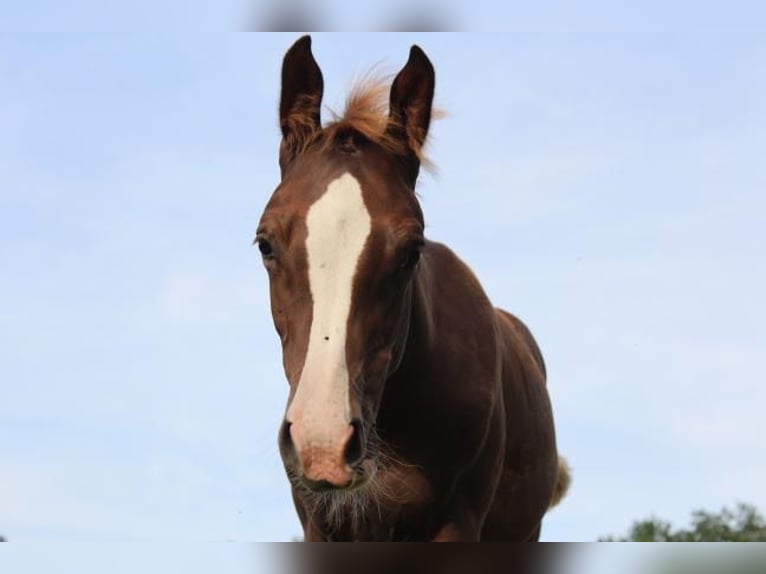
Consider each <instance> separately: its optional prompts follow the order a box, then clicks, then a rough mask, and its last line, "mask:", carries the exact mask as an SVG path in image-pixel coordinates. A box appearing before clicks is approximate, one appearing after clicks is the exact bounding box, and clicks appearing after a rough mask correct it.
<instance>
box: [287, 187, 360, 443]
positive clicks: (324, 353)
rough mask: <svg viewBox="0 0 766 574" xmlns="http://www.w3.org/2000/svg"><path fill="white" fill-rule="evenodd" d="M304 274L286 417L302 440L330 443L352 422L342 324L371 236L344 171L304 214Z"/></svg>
mask: <svg viewBox="0 0 766 574" xmlns="http://www.w3.org/2000/svg"><path fill="white" fill-rule="evenodd" d="M306 226H307V227H308V237H307V238H306V251H307V254H308V275H309V287H310V289H311V297H312V300H313V315H312V321H311V333H310V334H309V344H308V350H307V353H306V360H305V362H304V365H303V371H302V373H301V378H300V381H299V383H298V389H297V390H296V392H295V396H294V397H293V401H292V403H291V405H290V408H289V410H288V413H287V420H289V421H291V422H293V423H296V422H298V421H296V420H295V419H294V418H293V417H296V418H299V419H300V427H301V428H302V429H303V431H304V432H305V435H304V436H303V441H305V443H311V445H312V446H316V447H320V448H321V447H323V446H327V447H330V446H331V445H332V443H333V442H334V441H335V440H337V438H338V433H339V432H340V431H345V430H346V429H347V428H348V424H349V423H350V422H351V413H350V409H351V407H350V403H349V376H348V368H347V365H346V325H347V323H348V316H349V311H350V309H351V295H352V288H353V280H354V275H355V273H356V268H357V265H358V262H359V259H360V257H361V255H362V251H363V249H364V244H365V242H366V241H367V237H368V236H369V234H370V229H371V226H370V214H369V212H368V211H367V207H366V206H365V204H364V199H363V197H362V188H361V186H360V185H359V182H358V181H357V180H356V179H355V178H354V177H353V176H352V175H351V174H349V173H345V174H343V175H342V176H340V177H339V178H338V179H336V180H333V181H332V182H331V183H330V184H329V185H328V186H327V191H325V193H324V194H322V195H321V196H320V198H319V199H318V200H317V201H316V202H314V204H313V205H312V206H311V207H310V208H309V211H308V215H307V217H306Z"/></svg>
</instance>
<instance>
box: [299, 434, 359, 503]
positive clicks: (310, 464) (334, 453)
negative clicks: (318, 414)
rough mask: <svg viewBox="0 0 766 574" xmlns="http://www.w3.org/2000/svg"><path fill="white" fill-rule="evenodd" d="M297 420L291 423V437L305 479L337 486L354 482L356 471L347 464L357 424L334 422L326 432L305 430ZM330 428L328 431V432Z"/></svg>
mask: <svg viewBox="0 0 766 574" xmlns="http://www.w3.org/2000/svg"><path fill="white" fill-rule="evenodd" d="M306 430H307V429H305V428H304V427H302V426H301V425H300V423H299V422H298V421H296V422H293V424H291V425H290V437H291V438H292V441H293V444H294V445H295V450H296V452H297V454H298V460H299V461H300V465H301V469H302V471H303V478H305V479H307V480H309V481H311V482H315V483H319V482H326V483H329V484H330V485H332V486H334V487H336V488H344V487H347V486H349V485H350V484H351V481H352V478H353V470H352V469H351V468H350V467H349V465H348V464H347V463H346V456H345V454H346V447H347V446H348V441H349V439H350V438H351V436H352V435H353V434H354V427H353V426H351V425H349V424H346V425H345V427H341V426H336V425H333V428H332V429H327V428H326V429H322V430H323V431H324V432H321V433H312V434H309V432H306ZM328 431H329V432H328Z"/></svg>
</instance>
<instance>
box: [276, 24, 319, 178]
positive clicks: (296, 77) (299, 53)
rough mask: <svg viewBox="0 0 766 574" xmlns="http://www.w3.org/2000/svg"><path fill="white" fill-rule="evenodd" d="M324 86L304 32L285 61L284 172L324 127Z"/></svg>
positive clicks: (281, 156) (281, 155) (281, 119)
mask: <svg viewBox="0 0 766 574" xmlns="http://www.w3.org/2000/svg"><path fill="white" fill-rule="evenodd" d="M323 90H324V79H323V78H322V70H320V69H319V65H318V64H317V62H316V60H315V59H314V55H313V54H312V53H311V36H303V37H302V38H301V39H300V40H298V41H297V42H295V44H293V45H292V47H291V48H290V49H289V50H288V51H287V53H286V54H285V58H284V60H283V61H282V95H281V98H280V101H279V126H280V128H281V129H282V143H281V144H280V149H279V165H280V167H281V168H282V172H283V173H284V171H285V168H286V167H287V166H288V165H289V164H290V162H292V161H293V160H294V159H295V158H296V157H297V156H298V155H300V153H301V152H302V151H303V150H304V149H305V147H306V145H308V143H309V142H310V141H311V140H312V139H313V137H314V135H315V134H316V132H317V131H319V130H320V129H321V127H322V123H321V117H320V109H321V106H322V92H323Z"/></svg>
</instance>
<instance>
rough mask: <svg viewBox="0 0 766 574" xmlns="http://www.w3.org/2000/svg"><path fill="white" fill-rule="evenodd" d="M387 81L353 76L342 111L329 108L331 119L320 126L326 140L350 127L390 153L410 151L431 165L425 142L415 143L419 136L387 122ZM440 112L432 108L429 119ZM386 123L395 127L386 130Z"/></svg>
mask: <svg viewBox="0 0 766 574" xmlns="http://www.w3.org/2000/svg"><path fill="white" fill-rule="evenodd" d="M390 85H391V80H390V77H387V76H380V75H376V74H367V75H366V76H363V77H362V78H360V79H359V80H357V81H356V82H355V83H354V84H353V86H352V87H351V90H350V91H349V93H348V95H347V96H346V102H345V107H344V110H343V113H342V114H338V113H336V112H334V111H333V110H330V112H331V114H332V116H333V119H332V121H331V122H330V123H329V124H327V125H326V126H324V128H323V131H324V133H325V134H326V135H327V136H329V137H328V138H327V141H328V142H331V141H333V139H334V137H335V136H336V135H337V134H340V133H343V132H345V131H347V130H352V131H355V132H358V133H360V134H361V135H362V136H364V137H365V138H366V139H368V140H370V141H372V142H374V143H376V144H377V145H379V146H380V147H382V148H383V149H384V150H386V151H387V152H389V153H391V154H395V155H406V154H407V153H409V152H410V151H413V152H414V153H415V155H416V156H417V158H418V160H419V161H420V163H421V164H422V165H423V166H424V167H425V168H427V169H433V163H432V162H431V161H430V160H429V159H428V157H427V156H426V154H425V152H424V149H423V148H424V147H425V145H421V144H420V143H419V142H420V140H421V139H422V138H420V139H419V138H418V137H416V135H417V134H414V133H411V132H410V130H407V129H406V126H403V125H393V126H391V123H392V121H394V120H392V119H391V118H389V109H388V94H389V91H390ZM442 115H443V114H442V112H441V111H439V110H436V109H433V110H432V112H431V119H432V120H435V119H438V118H440V117H441V116H442ZM389 127H394V128H395V129H394V130H390V129H388V128H389ZM397 128H398V129H397ZM397 132H399V133H406V135H407V139H406V140H404V139H402V138H400V137H396V135H395V134H396V133H397Z"/></svg>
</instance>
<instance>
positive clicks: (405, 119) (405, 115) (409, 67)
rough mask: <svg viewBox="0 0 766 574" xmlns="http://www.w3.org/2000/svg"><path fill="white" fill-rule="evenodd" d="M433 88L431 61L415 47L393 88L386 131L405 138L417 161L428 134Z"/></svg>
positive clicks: (397, 76) (433, 79)
mask: <svg viewBox="0 0 766 574" xmlns="http://www.w3.org/2000/svg"><path fill="white" fill-rule="evenodd" d="M434 86H435V75H434V67H433V65H432V64H431V61H430V60H429V59H428V56H426V54H425V52H423V50H421V49H420V48H419V47H418V46H412V48H410V57H409V59H408V60H407V63H406V64H405V65H404V68H402V69H401V71H400V72H399V73H398V74H397V75H396V78H394V82H393V84H392V85H391V98H390V101H389V120H388V128H387V131H388V133H389V134H390V135H392V136H394V137H396V138H399V139H403V140H404V141H405V142H406V144H407V146H408V147H409V149H410V151H411V152H412V153H413V154H414V155H415V157H416V158H417V157H419V156H420V150H421V148H422V147H423V144H424V143H425V141H426V136H427V135H428V126H429V124H430V123H431V104H432V102H433V98H434Z"/></svg>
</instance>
